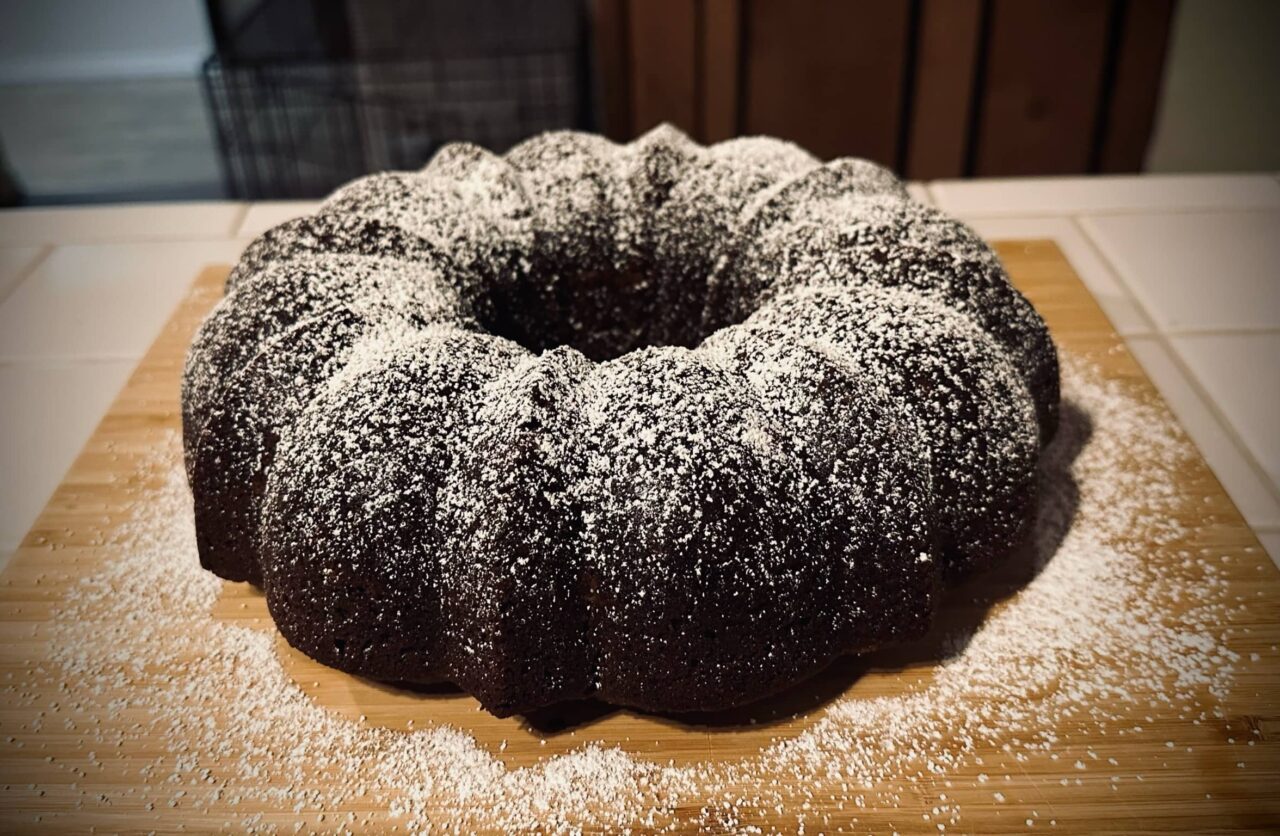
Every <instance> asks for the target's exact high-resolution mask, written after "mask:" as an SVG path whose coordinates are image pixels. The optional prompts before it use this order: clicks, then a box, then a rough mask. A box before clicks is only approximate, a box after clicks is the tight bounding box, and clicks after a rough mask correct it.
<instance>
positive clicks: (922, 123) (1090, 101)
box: [593, 0, 1174, 178]
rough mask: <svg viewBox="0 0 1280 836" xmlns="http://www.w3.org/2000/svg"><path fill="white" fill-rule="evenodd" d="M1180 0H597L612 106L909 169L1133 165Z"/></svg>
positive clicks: (703, 129) (700, 131)
mask: <svg viewBox="0 0 1280 836" xmlns="http://www.w3.org/2000/svg"><path fill="white" fill-rule="evenodd" d="M1173 3H1174V0H594V2H593V30H594V35H595V44H596V69H597V77H598V78H599V80H600V84H599V89H598V94H599V101H600V108H599V113H600V116H601V121H602V123H603V128H604V130H605V132H606V133H608V134H609V135H610V136H613V137H614V138H617V139H627V138H630V137H633V136H635V135H637V134H639V133H642V132H643V131H645V130H647V129H648V128H650V127H652V126H653V125H656V124H658V123H659V122H663V121H667V122H671V123H673V124H675V125H677V126H678V127H680V128H682V129H684V130H686V131H688V132H689V133H690V134H692V135H693V136H695V137H697V138H699V139H701V140H703V141H707V142H710V141H716V140H720V139H724V138H727V137H730V136H735V135H739V134H771V135H775V136H781V137H785V138H787V139H791V140H794V141H796V142H798V143H800V144H801V145H803V146H805V147H806V148H809V149H810V150H812V151H813V152H814V153H816V154H818V155H819V156H822V157H825V158H830V157H836V156H848V155H853V156H862V157H868V158H870V159H873V160H876V161H878V162H881V163H884V164H887V165H890V166H893V167H894V168H896V169H898V170H899V171H901V172H903V173H904V174H905V175H906V176H908V177H913V178H935V177H958V176H968V175H976V176H1012V175H1028V174H1081V173H1087V172H1121V171H1137V170H1138V169H1139V168H1140V167H1141V165H1142V159H1143V155H1144V154H1145V152H1146V145H1147V141H1148V139H1149V136H1150V133H1151V126H1152V123H1153V120H1154V115H1155V103H1156V99H1157V96H1158V93H1159V85H1160V78H1161V72H1162V68H1163V63H1164V53H1165V44H1166V41H1167V39H1168V32H1169V25H1170V19H1171V17H1172V9H1173Z"/></svg>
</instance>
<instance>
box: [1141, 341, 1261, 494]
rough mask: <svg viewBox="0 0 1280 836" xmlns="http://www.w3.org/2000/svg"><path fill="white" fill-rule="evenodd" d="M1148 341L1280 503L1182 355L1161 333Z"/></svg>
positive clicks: (1258, 467) (1233, 428)
mask: <svg viewBox="0 0 1280 836" xmlns="http://www.w3.org/2000/svg"><path fill="white" fill-rule="evenodd" d="M1148 339H1152V340H1155V341H1157V342H1158V343H1159V344H1160V347H1161V348H1163V349H1164V350H1165V352H1166V353H1167V354H1168V355H1169V358H1170V359H1171V360H1172V361H1173V365H1174V366H1176V367H1177V369H1178V371H1179V372H1181V374H1182V376H1183V377H1184V378H1186V380H1187V385H1189V386H1190V387H1191V389H1192V391H1194V392H1195V394H1196V397H1198V398H1200V400H1201V401H1202V402H1203V403H1204V406H1205V408H1206V409H1208V410H1209V414H1210V415H1212V416H1213V419H1214V420H1215V421H1217V422H1218V425H1219V426H1220V427H1221V428H1222V431H1223V432H1224V433H1226V435H1227V438H1228V439H1229V440H1230V441H1231V443H1232V444H1233V445H1234V446H1235V448H1236V452H1238V453H1239V454H1240V455H1241V457H1242V458H1243V459H1244V461H1245V464H1247V465H1248V466H1249V468H1250V469H1251V470H1252V471H1253V475H1254V476H1256V477H1257V478H1258V481H1260V482H1261V483H1262V485H1263V487H1264V488H1266V489H1267V491H1268V492H1269V493H1270V494H1271V497H1272V499H1274V500H1275V501H1276V502H1277V503H1280V486H1278V485H1276V484H1275V483H1274V482H1273V481H1271V477H1270V476H1269V475H1268V474H1267V472H1266V471H1265V470H1264V469H1263V468H1262V465H1261V464H1260V463H1259V462H1258V460H1257V458H1256V457H1255V456H1254V455H1253V451H1252V450H1250V449H1249V446H1248V445H1247V444H1245V443H1244V440H1243V439H1242V438H1241V437H1240V433H1239V432H1238V431H1237V430H1236V428H1235V425H1234V424H1232V423H1231V421H1230V420H1229V419H1228V418H1227V416H1226V414H1225V413H1223V411H1222V410H1221V409H1220V408H1219V407H1218V403H1217V401H1215V400H1214V399H1213V398H1212V397H1211V396H1210V395H1209V392H1208V390H1206V389H1205V388H1204V386H1203V384H1201V383H1200V378H1198V377H1197V376H1196V375H1195V374H1194V373H1193V372H1192V371H1191V368H1190V367H1189V366H1188V365H1187V364H1186V362H1185V361H1183V359H1182V355H1181V354H1179V353H1178V351H1177V349H1175V348H1174V347H1173V344H1172V343H1171V342H1170V341H1169V336H1168V335H1167V334H1165V333H1164V332H1162V331H1157V332H1156V333H1154V334H1150V335H1148ZM1157 388H1159V387H1157ZM1184 429H1185V428H1184Z"/></svg>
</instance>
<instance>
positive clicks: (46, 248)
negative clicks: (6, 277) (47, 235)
mask: <svg viewBox="0 0 1280 836" xmlns="http://www.w3.org/2000/svg"><path fill="white" fill-rule="evenodd" d="M55 249H57V245H56V244H41V245H40V252H39V254H37V255H36V257H35V258H33V259H32V260H31V263H30V264H28V265H27V266H26V267H25V268H23V270H22V272H20V273H19V274H18V278H16V279H14V280H13V284H11V285H9V287H8V288H7V289H6V290H5V291H4V293H3V294H0V305H3V304H4V303H5V301H6V300H8V298H9V297H10V296H12V295H13V294H14V293H15V292H17V290H18V288H19V287H21V286H22V285H23V283H24V282H26V280H27V279H29V278H30V277H31V276H33V275H34V274H35V272H36V271H37V270H39V269H40V265H42V264H44V263H45V262H46V261H48V260H49V256H50V255H52V254H53V251H54V250H55Z"/></svg>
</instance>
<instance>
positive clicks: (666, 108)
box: [627, 0, 698, 135]
mask: <svg viewBox="0 0 1280 836" xmlns="http://www.w3.org/2000/svg"><path fill="white" fill-rule="evenodd" d="M627 29H628V33H629V36H630V40H631V80H630V87H631V129H632V134H633V135H635V134H640V133H643V132H645V131H647V130H649V129H650V128H652V127H653V126H654V125H657V124H659V123H661V122H670V123H672V124H673V125H675V126H676V127H677V128H679V129H680V130H682V131H685V132H686V133H690V134H696V133H697V131H698V102H697V99H698V96H697V70H696V68H697V43H696V37H697V21H696V5H695V3H694V2H693V1H692V0H631V2H629V3H627Z"/></svg>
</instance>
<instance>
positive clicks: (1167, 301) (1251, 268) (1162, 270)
mask: <svg viewBox="0 0 1280 836" xmlns="http://www.w3.org/2000/svg"><path fill="white" fill-rule="evenodd" d="M1080 223H1081V226H1083V227H1084V229H1085V231H1086V232H1087V233H1088V234H1089V236H1090V237H1092V238H1093V240H1094V241H1096V242H1097V244H1098V246H1099V248H1100V249H1101V250H1102V252H1103V253H1104V254H1105V255H1106V257H1107V259H1108V260H1109V261H1110V262H1111V264H1112V266H1114V267H1115V269H1116V272H1117V273H1118V274H1119V276H1120V278H1121V279H1122V280H1123V281H1124V282H1125V283H1126V284H1127V285H1128V286H1129V289H1130V290H1132V291H1133V294H1134V296H1135V297H1137V299H1138V301H1139V302H1141V303H1142V305H1143V307H1145V308H1146V310H1147V313H1149V314H1150V315H1151V317H1152V319H1154V320H1155V323H1156V325H1157V326H1158V327H1160V328H1161V329H1163V330H1168V331H1196V330H1221V329H1233V328H1280V210H1277V211H1271V212H1218V213H1212V212H1206V213H1183V214H1165V215H1110V216H1092V217H1086V218H1082V219H1081V221H1080Z"/></svg>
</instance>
